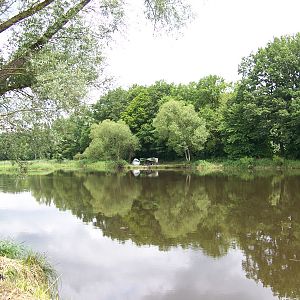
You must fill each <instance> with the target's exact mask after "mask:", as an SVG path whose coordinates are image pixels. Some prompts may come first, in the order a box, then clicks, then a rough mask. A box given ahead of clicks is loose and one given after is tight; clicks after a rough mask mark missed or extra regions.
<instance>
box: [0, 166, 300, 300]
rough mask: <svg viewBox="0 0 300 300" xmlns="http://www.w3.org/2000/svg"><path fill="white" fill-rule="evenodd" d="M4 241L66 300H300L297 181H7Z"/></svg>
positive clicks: (1, 201)
mask: <svg viewBox="0 0 300 300" xmlns="http://www.w3.org/2000/svg"><path fill="white" fill-rule="evenodd" d="M135 175H138V174H135ZM0 234H1V238H3V237H7V236H9V237H12V238H14V239H16V240H18V241H21V242H25V243H26V245H29V246H31V247H32V248H33V249H35V250H37V251H41V252H44V253H46V255H47V256H48V257H49V259H50V261H51V262H52V264H53V265H54V266H55V268H56V269H57V272H58V273H59V274H61V283H60V290H61V296H62V299H65V300H69V299H83V300H85V299H89V300H94V299H97V300H98V299H100V300H103V299H104V300H106V299H109V300H111V299H113V300H115V299H122V300H124V299H145V300H150V299H155V300H157V299H158V300H159V299H164V300H165V299H175V300H177V299H178V300H179V299H180V300H181V299H197V300H198V299H205V300H207V299H208V300H209V299H230V300H241V299H245V300H248V299H255V300H256V299H262V300H264V299H300V176H296V175H294V176H284V175H282V174H277V175H271V176H266V175H264V176H254V175H249V174H248V175H246V176H243V177H238V176H224V175H208V176H198V175H187V174H183V173H175V172H160V173H159V174H158V173H152V174H142V173H141V174H139V175H138V176H134V174H132V173H128V174H126V175H106V174H101V173H100V174H99V173H80V172H57V173H54V174H51V175H46V176H30V177H27V178H24V179H21V178H17V177H12V176H7V175H5V176H4V175H1V176H0Z"/></svg>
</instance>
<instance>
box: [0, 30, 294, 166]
mask: <svg viewBox="0 0 300 300" xmlns="http://www.w3.org/2000/svg"><path fill="white" fill-rule="evenodd" d="M299 53H300V34H296V35H294V36H282V37H280V38H274V40H273V41H271V42H269V43H268V44H267V45H266V46H265V47H264V48H260V49H258V51H257V52H256V53H252V54H250V55H249V56H248V57H245V58H244V59H243V60H242V62H241V64H240V66H239V74H240V75H241V80H240V81H239V82H237V83H234V84H232V83H228V82H226V81H225V80H224V79H223V78H222V77H220V76H216V75H209V76H206V77H204V78H201V79H200V80H199V81H197V82H191V83H188V84H173V83H167V82H165V81H157V82H156V83H154V84H152V85H150V86H142V85H133V86H131V87H130V88H128V89H123V88H121V87H119V88H116V89H114V90H110V91H109V92H107V93H106V94H105V95H104V96H102V97H100V99H99V100H98V101H97V102H96V103H95V104H93V105H92V106H82V107H81V108H80V109H77V110H76V113H73V114H71V115H70V116H69V117H60V118H58V119H56V120H55V121H54V122H53V123H51V124H47V125H45V124H43V125H42V126H37V127H36V128H35V127H30V128H28V130H25V131H24V130H22V132H19V133H18V132H12V133H2V134H1V141H0V142H1V143H2V145H1V150H0V159H13V158H14V157H13V155H14V156H15V157H17V156H18V157H20V158H22V159H34V158H43V157H47V158H68V159H72V158H74V157H75V158H82V157H86V158H93V159H129V158H131V157H133V155H134V154H135V155H137V156H139V157H145V156H158V157H160V158H163V159H165V160H171V159H177V158H181V157H185V158H186V159H187V160H190V159H191V157H192V158H204V159H206V158H240V157H245V156H248V157H255V158H272V157H273V156H274V155H278V156H281V157H284V158H292V159H298V158H300V151H299V150H300V94H299V93H300V90H299V85H300V80H299V79H300V78H299V77H300V69H299V65H300V56H299ZM37 143H38V146H37ZM16 145H18V146H16Z"/></svg>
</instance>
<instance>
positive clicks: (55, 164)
mask: <svg viewBox="0 0 300 300" xmlns="http://www.w3.org/2000/svg"><path fill="white" fill-rule="evenodd" d="M59 170H64V171H77V170H83V171H99V172H112V171H116V170H156V171H159V170H160V171H163V170H193V171H196V172H200V173H202V172H203V173H210V172H212V173H213V172H227V171H229V172H230V171H232V170H238V171H243V170H244V171H263V170H273V171H288V170H300V160H285V159H281V158H277V159H253V158H241V159H239V160H197V161H193V162H185V161H175V162H163V163H159V164H157V165H149V166H148V165H139V166H134V165H131V164H129V163H127V162H125V161H117V162H114V161H88V160H63V161H57V160H34V161H24V162H19V163H16V162H10V161H0V174H20V173H21V174H27V175H46V174H49V173H52V172H54V171H59Z"/></svg>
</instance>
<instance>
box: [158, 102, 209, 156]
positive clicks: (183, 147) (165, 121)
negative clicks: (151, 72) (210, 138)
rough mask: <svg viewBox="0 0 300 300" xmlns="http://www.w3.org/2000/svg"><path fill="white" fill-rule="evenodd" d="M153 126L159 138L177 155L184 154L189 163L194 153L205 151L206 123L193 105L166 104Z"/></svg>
mask: <svg viewBox="0 0 300 300" xmlns="http://www.w3.org/2000/svg"><path fill="white" fill-rule="evenodd" d="M153 125H154V127H155V129H156V131H157V133H158V137H159V138H160V139H162V140H165V141H166V144H167V146H168V147H170V148H172V149H174V150H175V151H176V153H178V154H182V153H184V155H185V158H186V160H187V161H190V160H191V152H192V151H193V152H195V151H199V150H201V149H203V144H204V143H205V141H206V139H207V135H208V133H207V130H206V128H205V121H204V120H203V119H202V118H200V117H199V116H198V114H197V113H196V112H195V110H194V107H193V105H192V104H188V105H186V104H185V103H184V102H183V101H175V100H169V101H168V102H166V103H164V104H163V105H162V106H161V108H160V110H159V112H158V114H157V116H156V118H155V119H154V121H153Z"/></svg>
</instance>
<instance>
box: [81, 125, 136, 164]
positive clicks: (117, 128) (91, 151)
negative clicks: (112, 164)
mask: <svg viewBox="0 0 300 300" xmlns="http://www.w3.org/2000/svg"><path fill="white" fill-rule="evenodd" d="M90 136H91V139H92V141H91V143H90V145H89V146H88V147H87V149H86V150H85V152H84V157H87V158H89V159H95V160H96V159H98V160H107V159H113V160H120V159H128V158H131V157H132V156H133V154H134V151H135V150H136V149H138V147H139V143H138V139H137V138H136V136H134V135H133V134H132V133H131V131H130V129H129V127H128V125H126V124H125V123H124V122H123V121H117V122H114V121H110V120H104V121H103V122H100V123H99V124H93V125H92V128H91V135H90Z"/></svg>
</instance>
